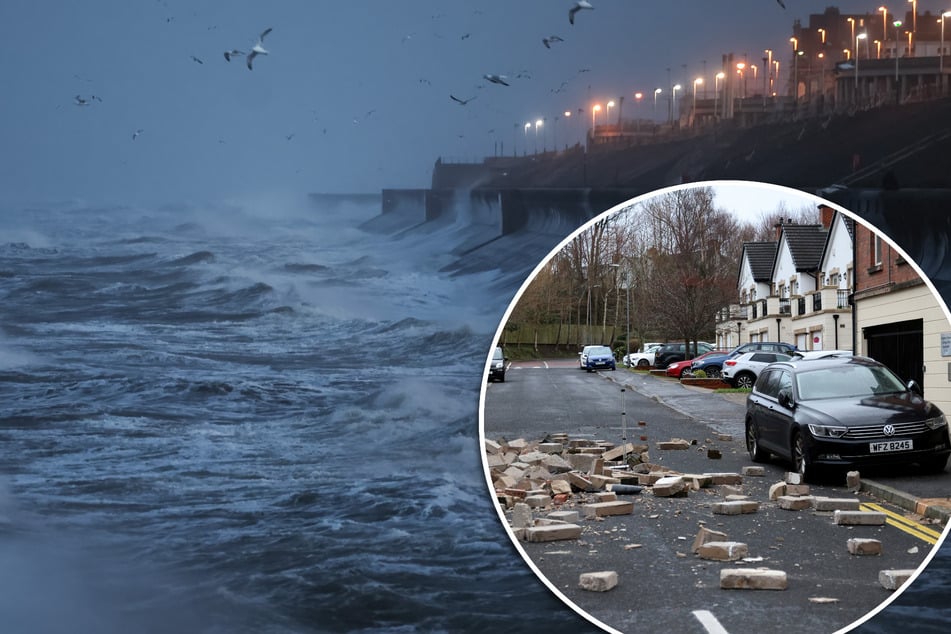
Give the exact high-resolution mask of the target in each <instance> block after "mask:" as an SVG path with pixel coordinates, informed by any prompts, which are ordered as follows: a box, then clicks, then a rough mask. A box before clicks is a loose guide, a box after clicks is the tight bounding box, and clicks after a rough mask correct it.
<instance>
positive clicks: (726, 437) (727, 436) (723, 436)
mask: <svg viewBox="0 0 951 634" xmlns="http://www.w3.org/2000/svg"><path fill="white" fill-rule="evenodd" d="M717 440H719V441H720V442H733V435H732V434H718V435H717Z"/></svg>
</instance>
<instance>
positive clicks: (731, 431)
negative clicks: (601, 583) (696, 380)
mask: <svg viewBox="0 0 951 634" xmlns="http://www.w3.org/2000/svg"><path fill="white" fill-rule="evenodd" d="M622 388H623V391H622ZM737 400H739V399H735V398H734V400H731V399H729V398H724V397H723V396H721V395H715V394H711V393H701V392H697V391H694V390H688V389H685V388H683V387H682V386H680V384H679V383H676V382H668V381H665V380H663V379H658V378H656V377H650V376H646V375H643V374H640V373H631V372H627V371H625V370H618V371H616V372H611V371H602V372H597V373H588V372H584V371H581V370H579V369H578V368H577V362H573V361H549V362H531V363H516V364H513V365H512V366H511V367H510V368H509V370H508V372H507V374H506V381H505V382H504V383H492V384H490V385H489V387H488V389H487V392H486V398H485V410H484V417H483V420H484V423H483V424H484V432H485V436H486V438H489V439H501V438H504V439H509V440H511V439H515V438H525V439H527V440H539V439H541V438H542V437H544V436H545V435H546V434H548V433H553V432H567V433H568V434H569V435H571V436H573V437H588V438H595V439H604V440H608V441H611V442H615V443H620V442H622V440H623V438H622V437H626V439H627V440H628V441H629V442H634V443H646V444H648V445H649V446H650V461H651V462H652V463H655V464H662V465H667V466H669V467H670V468H672V469H675V470H678V471H682V472H688V473H710V472H717V473H719V472H732V473H740V472H741V471H742V468H743V467H744V466H747V465H751V464H752V462H751V461H750V459H749V457H748V455H747V454H746V450H745V446H744V444H743V433H742V432H743V430H742V411H743V405H742V403H741V402H736V401H737ZM724 434H725V435H732V440H721V435H724ZM671 438H684V439H686V440H690V441H694V442H695V444H694V445H692V447H691V449H688V450H679V451H670V450H666V451H661V450H658V449H657V448H656V444H655V443H656V442H658V441H662V440H669V439H671ZM710 448H716V449H719V450H720V453H721V455H722V457H721V458H720V459H711V458H709V457H708V454H707V451H706V450H707V449H710ZM765 467H766V471H767V475H766V477H759V478H757V477H745V478H744V479H743V485H742V487H743V493H744V494H746V495H749V496H750V498H751V499H754V500H758V501H760V510H759V511H758V512H756V513H752V514H744V515H731V516H727V515H718V514H714V513H713V512H712V505H713V504H714V503H715V502H720V501H722V500H723V498H722V493H721V491H719V490H718V489H717V488H716V487H713V488H709V489H701V490H700V491H696V492H691V493H690V494H689V496H688V497H686V498H659V497H654V496H653V495H652V494H651V493H650V491H649V490H645V491H644V492H643V493H640V494H637V495H632V496H619V497H620V498H621V499H630V500H632V501H633V502H634V513H633V514H631V515H622V516H613V517H607V518H604V519H603V520H581V522H580V524H581V525H582V526H583V533H582V537H581V539H578V540H565V541H556V542H547V543H527V542H519V543H518V544H517V545H518V547H519V548H520V550H521V551H522V553H523V554H524V556H525V557H526V560H527V561H528V562H529V563H530V565H532V566H534V567H535V569H536V572H538V573H539V574H540V576H541V577H542V578H543V580H545V581H546V583H547V584H548V585H549V587H551V588H552V589H553V590H555V591H556V592H557V593H559V594H560V595H561V596H562V598H563V599H565V600H567V601H568V602H569V603H572V604H574V605H575V606H577V607H578V608H579V609H580V610H581V611H582V612H584V613H586V614H589V615H590V616H592V617H593V618H595V619H596V620H598V621H600V622H601V623H603V624H605V625H607V626H609V627H612V628H615V629H617V630H620V631H625V632H632V631H635V630H641V629H644V628H651V629H652V630H664V629H666V630H668V631H674V632H687V633H692V632H697V633H698V634H700V633H704V632H720V633H721V634H722V632H734V633H735V632H748V631H754V630H760V631H775V630H776V629H778V628H782V630H783V631H784V632H787V633H795V632H809V633H810V634H816V633H818V632H834V631H836V630H838V629H841V628H843V627H846V626H848V625H849V624H850V623H852V622H853V621H855V620H856V619H859V618H862V617H863V616H865V615H866V614H868V613H869V612H870V611H872V610H874V609H875V608H876V607H878V606H879V605H880V604H881V603H882V602H883V601H886V600H887V599H889V598H890V596H891V594H892V593H891V592H890V591H888V590H885V589H884V588H882V586H881V584H880V583H879V572H880V571H882V570H891V569H914V568H917V567H918V566H919V565H920V564H921V563H922V562H923V561H924V560H925V558H926V556H927V555H928V554H929V552H930V550H931V549H932V547H933V546H932V543H933V542H934V538H933V537H932V538H931V539H930V542H931V543H929V541H927V539H928V535H927V534H924V533H919V532H917V531H916V530H908V529H905V530H903V529H900V528H898V527H897V525H900V523H899V522H893V523H890V524H887V525H885V526H855V527H847V526H838V525H835V523H834V522H833V519H832V513H830V512H816V511H812V510H803V511H788V510H783V509H780V508H779V507H778V505H776V504H775V503H772V502H769V499H768V489H769V486H770V485H772V484H773V483H775V482H778V481H780V480H782V479H783V476H784V474H785V472H786V471H787V470H788V469H789V468H790V467H789V465H786V464H783V463H781V462H778V461H777V462H775V463H770V464H766V465H765ZM902 477H912V476H902ZM942 478H943V479H942ZM949 480H951V477H949V476H948V475H947V474H942V475H940V476H936V477H935V479H934V482H933V483H932V484H930V485H929V486H934V487H940V486H941V483H942V482H945V483H946V482H948V481H949ZM945 490H947V489H945ZM811 492H812V494H814V495H822V496H827V497H835V498H840V497H849V498H856V497H857V498H859V499H860V501H861V502H863V503H874V504H878V505H880V506H881V508H884V509H885V510H888V511H889V512H890V513H892V514H893V516H894V517H896V518H897V517H899V516H901V515H904V514H905V513H904V511H902V510H901V509H899V508H897V507H894V506H892V505H890V504H888V503H883V501H882V500H877V499H874V498H872V497H871V496H869V495H868V494H867V493H853V492H850V491H848V490H847V489H846V488H845V487H844V483H843V486H839V485H838V484H837V483H830V484H823V485H819V486H817V485H813V486H812V490H811ZM575 497H579V496H575ZM592 501H593V500H592ZM568 506H569V507H570V508H578V509H580V501H579V503H576V502H570V503H569V504H568ZM541 516H544V512H536V517H541ZM893 524H895V525H893ZM701 526H706V527H707V528H710V529H713V530H717V531H721V532H724V533H726V534H727V536H728V539H729V540H731V541H739V542H743V543H746V544H747V545H748V547H749V557H750V558H752V560H751V561H749V562H746V563H738V562H716V561H708V560H703V559H700V558H699V557H698V556H697V555H695V554H693V553H692V552H691V545H692V542H693V539H694V536H695V535H696V533H697V532H698V530H699V529H700V527H701ZM925 528H926V530H930V531H931V534H932V535H936V534H937V531H939V530H940V529H941V527H940V526H933V527H930V529H929V527H925ZM853 537H864V538H872V539H878V540H880V541H881V542H882V545H883V553H882V554H881V555H878V556H856V555H851V554H849V552H848V549H847V545H846V543H847V540H848V539H850V538H853ZM738 567H739V568H742V567H746V568H753V567H766V568H769V569H773V570H782V571H784V572H785V573H786V575H787V578H788V587H787V589H786V590H782V591H771V590H725V589H721V588H720V587H719V571H720V570H721V569H723V568H738ZM600 570H614V571H616V572H617V573H618V576H619V584H618V586H617V587H616V588H614V589H613V590H611V591H609V592H603V593H601V592H591V591H586V590H581V589H580V588H579V587H578V578H579V575H580V574H581V573H584V572H594V571H600ZM817 598H823V599H833V600H834V601H831V602H823V603H820V602H816V601H814V599H817ZM811 599H812V600H811ZM699 613H704V614H705V616H703V617H701V616H699ZM711 619H713V620H714V621H715V622H716V623H718V624H719V626H720V627H722V628H723V629H721V630H718V629H716V627H715V626H712V625H710V623H711ZM702 620H704V622H705V623H706V625H705V624H704V622H701V621H702ZM711 628H712V629H711Z"/></svg>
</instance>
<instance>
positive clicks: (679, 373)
mask: <svg viewBox="0 0 951 634" xmlns="http://www.w3.org/2000/svg"><path fill="white" fill-rule="evenodd" d="M729 352H730V351H729V350H710V351H709V352H704V353H703V354H701V355H700V356H699V357H694V358H693V359H685V360H683V361H675V362H673V363H671V364H670V365H668V366H667V370H666V374H667V376H670V377H674V378H675V379H679V378H682V377H684V376H690V375H691V372H690V366H691V364H692V363H693V362H694V361H699V360H702V359H704V358H706V357H709V356H712V355H715V354H718V355H719V354H729Z"/></svg>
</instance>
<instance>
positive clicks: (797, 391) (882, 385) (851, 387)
mask: <svg viewBox="0 0 951 634" xmlns="http://www.w3.org/2000/svg"><path fill="white" fill-rule="evenodd" d="M746 449H747V451H748V452H749V454H750V458H752V459H753V461H754V462H762V461H764V460H766V459H767V458H768V457H769V454H770V453H774V454H777V455H778V456H780V457H782V458H784V459H786V460H788V461H790V462H791V463H792V464H793V465H794V467H795V469H796V471H798V472H799V473H800V474H802V475H803V478H804V479H805V480H807V481H808V480H810V479H813V480H814V479H815V476H816V473H817V471H819V470H820V469H821V468H823V467H844V468H861V467H862V466H867V465H883V464H911V463H917V464H918V465H919V466H920V467H921V468H922V469H924V470H925V471H929V472H939V471H941V470H943V469H944V468H945V466H946V464H947V461H948V455H949V454H951V440H949V437H948V422H947V420H946V419H945V416H944V414H943V413H942V412H941V410H939V409H938V408H937V407H936V406H935V405H933V404H931V403H929V402H928V401H926V400H924V398H922V396H921V388H920V387H919V386H918V384H917V383H915V382H914V381H909V382H908V384H907V385H906V384H903V383H902V382H901V380H900V379H899V378H898V377H897V376H896V375H895V374H894V373H893V372H892V371H891V370H889V369H888V368H887V367H885V366H884V365H882V364H881V363H879V362H877V361H875V360H873V359H870V358H868V357H861V356H837V355H830V356H829V357H824V358H814V359H808V360H807V359H792V360H789V361H780V362H777V363H773V364H770V365H768V366H767V367H766V368H764V369H763V370H762V372H761V373H760V375H759V378H758V379H757V380H756V383H755V385H754V386H753V391H752V392H751V393H750V395H749V397H747V401H746Z"/></svg>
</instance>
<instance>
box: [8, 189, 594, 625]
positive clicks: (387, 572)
mask: <svg viewBox="0 0 951 634" xmlns="http://www.w3.org/2000/svg"><path fill="white" fill-rule="evenodd" d="M375 213H378V208H377V209H371V210H367V209H359V208H351V209H344V210H340V209H337V210H335V211H334V213H333V214H325V213H322V212H321V210H319V209H316V210H313V209H288V206H287V205H278V204H277V203H273V204H271V205H265V204H263V203H262V205H261V207H260V208H255V209H234V208H221V209H190V208H181V209H175V210H161V211H158V210H141V209H139V210H137V209H88V208H71V209H67V208H63V209H57V208H49V209H41V210H33V211H23V210H17V211H16V212H7V213H5V214H4V216H3V220H2V222H0V443H2V445H0V446H2V454H0V473H2V480H0V517H2V518H0V531H2V532H0V570H2V573H0V614H2V618H3V623H2V625H0V630H2V631H4V632H126V631H138V632H182V631H193V632H317V631H393V630H397V631H399V630H407V631H409V630H421V631H463V630H469V631H479V630H489V629H497V628H505V627H506V626H507V624H509V623H510V619H511V602H512V601H513V600H514V601H518V602H519V603H525V604H526V605H528V606H529V607H528V609H529V613H530V614H531V615H532V618H533V619H534V620H535V622H536V623H538V624H539V626H544V627H545V628H546V629H555V630H559V629H560V630H562V631H576V630H577V629H578V628H581V629H590V626H587V624H586V623H585V622H584V621H583V620H582V619H580V617H577V616H576V615H574V613H572V612H571V611H570V610H568V609H566V608H564V607H563V606H562V605H561V604H560V602H558V601H557V599H555V598H554V597H553V596H551V595H550V593H549V592H548V591H547V590H546V589H545V588H544V587H543V586H542V585H541V584H540V583H539V582H538V581H537V580H536V579H535V578H534V576H533V575H532V574H531V572H530V571H528V569H527V568H526V567H525V566H524V565H523V563H522V561H521V560H520V558H519V557H518V555H517V553H516V551H515V550H514V549H513V548H512V547H511V544H510V543H509V542H508V538H507V537H506V535H505V533H504V532H503V530H502V528H501V526H500V525H499V522H498V519H497V517H496V515H495V513H494V511H493V510H492V508H491V507H490V504H489V500H488V496H487V495H486V489H485V484H484V479H483V476H482V472H481V465H480V461H479V460H480V459H479V452H478V442H477V436H478V418H477V413H478V393H479V387H480V384H481V381H480V378H481V373H482V367H483V363H484V360H485V356H486V352H487V350H488V348H489V344H490V341H491V337H492V334H493V333H494V329H495V327H496V325H497V323H498V321H499V319H500V318H501V316H502V312H503V311H504V309H505V306H506V305H507V303H508V301H509V299H510V298H511V296H512V294H513V293H514V291H515V290H516V289H515V288H514V287H513V283H512V282H511V281H506V280H501V279H499V277H498V276H497V275H496V274H492V273H489V274H479V275H470V276H464V277H455V278H450V277H449V276H447V275H446V274H442V273H438V272H437V271H438V269H439V268H441V267H442V266H444V265H445V263H446V261H447V258H446V256H445V253H446V252H447V251H448V250H449V248H448V247H450V246H451V245H447V244H444V243H443V237H442V236H441V235H439V234H436V235H432V234H426V235H422V236H413V235H404V236H402V237H401V238H399V239H395V238H388V237H385V236H378V235H372V234H367V233H365V232H363V231H360V230H359V229H358V228H357V227H358V226H359V224H360V222H361V221H362V220H365V219H366V218H367V217H368V216H369V215H371V214H375ZM453 229H455V228H453ZM535 263H536V262H528V261H526V262H524V263H523V264H522V266H523V267H524V269H525V271H528V270H530V269H531V267H532V266H534V264H535ZM524 274H525V273H523V274H522V275H523V276H524ZM506 293H507V294H506Z"/></svg>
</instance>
